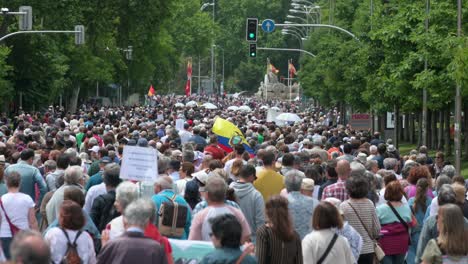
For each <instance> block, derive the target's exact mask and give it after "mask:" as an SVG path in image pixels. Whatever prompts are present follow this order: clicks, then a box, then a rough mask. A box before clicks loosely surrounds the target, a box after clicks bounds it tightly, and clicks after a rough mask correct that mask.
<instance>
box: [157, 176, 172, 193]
mask: <svg viewBox="0 0 468 264" xmlns="http://www.w3.org/2000/svg"><path fill="white" fill-rule="evenodd" d="M154 185H158V186H159V187H161V189H162V190H168V189H172V187H173V183H172V178H171V177H169V176H159V177H158V178H157V179H156V181H155V182H154Z"/></svg>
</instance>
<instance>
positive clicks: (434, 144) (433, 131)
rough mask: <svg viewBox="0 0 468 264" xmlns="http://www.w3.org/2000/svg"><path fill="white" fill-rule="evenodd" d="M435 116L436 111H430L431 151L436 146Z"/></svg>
mask: <svg viewBox="0 0 468 264" xmlns="http://www.w3.org/2000/svg"><path fill="white" fill-rule="evenodd" d="M437 116H438V115H437V112H436V111H431V149H435V148H436V146H437V145H436V144H437Z"/></svg>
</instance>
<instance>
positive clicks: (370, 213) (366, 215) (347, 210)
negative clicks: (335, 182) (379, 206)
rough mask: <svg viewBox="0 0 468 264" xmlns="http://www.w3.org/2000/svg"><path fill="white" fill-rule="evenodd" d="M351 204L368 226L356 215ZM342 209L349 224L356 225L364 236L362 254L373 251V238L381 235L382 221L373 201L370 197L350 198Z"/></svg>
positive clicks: (355, 227)
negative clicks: (380, 221)
mask: <svg viewBox="0 0 468 264" xmlns="http://www.w3.org/2000/svg"><path fill="white" fill-rule="evenodd" d="M350 204H351V205H352V206H353V207H354V209H355V210H356V212H357V213H358V214H359V217H360V218H361V219H362V221H363V222H364V224H365V225H366V227H364V226H363V225H362V224H361V221H360V220H359V217H358V216H357V215H356V213H355V212H354V210H353V208H352V207H351V206H350ZM341 210H342V211H343V215H344V218H345V220H346V221H348V224H350V225H351V226H352V227H354V229H356V231H357V232H358V233H359V234H360V235H361V237H362V240H363V242H364V243H363V245H362V250H361V255H362V254H369V253H373V252H374V242H373V240H372V239H376V238H377V237H378V236H379V233H380V223H379V219H378V218H377V213H376V210H375V207H374V204H373V203H372V201H371V200H369V199H359V200H357V199H356V200H354V199H349V200H346V201H344V202H343V203H342V204H341ZM366 228H367V230H369V232H371V234H370V235H371V236H372V238H371V237H369V234H368V233H367V231H366Z"/></svg>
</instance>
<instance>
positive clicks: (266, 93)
mask: <svg viewBox="0 0 468 264" xmlns="http://www.w3.org/2000/svg"><path fill="white" fill-rule="evenodd" d="M269 67H270V58H267V73H266V74H267V80H268V71H269V70H270V68H269ZM265 101H266V103H267V104H268V87H267V85H266V84H265Z"/></svg>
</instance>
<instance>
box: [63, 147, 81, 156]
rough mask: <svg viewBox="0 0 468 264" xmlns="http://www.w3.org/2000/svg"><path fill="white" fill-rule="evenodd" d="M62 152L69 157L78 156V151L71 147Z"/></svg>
mask: <svg viewBox="0 0 468 264" xmlns="http://www.w3.org/2000/svg"><path fill="white" fill-rule="evenodd" d="M64 154H66V155H68V156H69V157H77V156H78V153H77V152H76V150H74V149H72V148H69V149H67V150H65V152H64Z"/></svg>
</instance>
